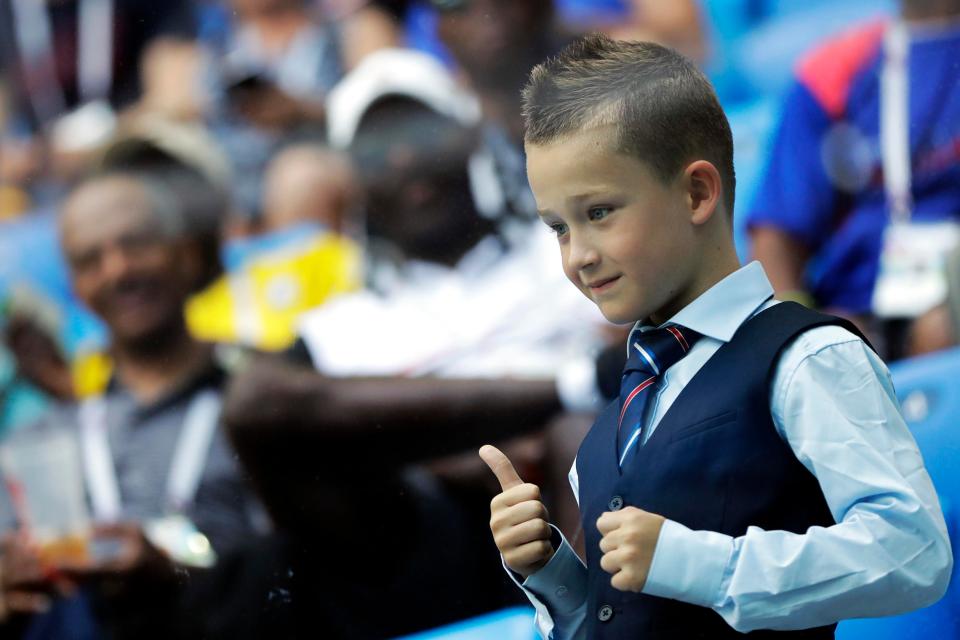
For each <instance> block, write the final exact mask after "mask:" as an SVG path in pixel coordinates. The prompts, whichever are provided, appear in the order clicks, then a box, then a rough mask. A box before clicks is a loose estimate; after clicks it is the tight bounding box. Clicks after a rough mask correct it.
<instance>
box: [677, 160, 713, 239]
mask: <svg viewBox="0 0 960 640" xmlns="http://www.w3.org/2000/svg"><path fill="white" fill-rule="evenodd" d="M683 184H684V188H685V189H686V191H687V203H688V206H689V208H690V221H691V222H692V223H693V224H695V225H701V224H704V223H706V222H707V221H708V220H710V218H712V217H713V214H714V213H715V212H716V210H717V208H718V207H719V206H720V203H721V201H722V198H723V181H722V180H721V179H720V172H719V171H717V168H716V167H715V166H714V165H713V163H712V162H709V161H707V160H696V161H694V162H691V163H690V164H689V165H687V168H686V169H685V170H684V173H683Z"/></svg>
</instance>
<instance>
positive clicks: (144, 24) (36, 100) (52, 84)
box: [0, 0, 194, 130]
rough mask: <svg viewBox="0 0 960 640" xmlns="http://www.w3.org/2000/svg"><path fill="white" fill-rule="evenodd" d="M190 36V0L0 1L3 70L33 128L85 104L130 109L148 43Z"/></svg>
mask: <svg viewBox="0 0 960 640" xmlns="http://www.w3.org/2000/svg"><path fill="white" fill-rule="evenodd" d="M193 31H194V26H193V7H192V3H191V2H188V1H187V0H170V1H168V2H163V3H161V4H157V3H155V2H150V1H149V0H58V1H56V2H32V1H27V0H2V2H0V72H3V71H5V72H6V74H8V76H9V77H10V78H11V81H12V87H13V92H14V96H15V100H16V111H15V113H16V115H17V116H18V117H19V119H20V122H19V124H22V125H23V124H25V125H26V126H28V127H29V128H30V129H31V130H38V129H40V128H42V127H43V126H44V125H46V124H49V123H51V122H52V121H53V120H55V119H56V118H58V117H59V116H60V115H62V114H63V113H66V112H68V111H70V110H72V109H74V108H76V107H78V106H81V105H83V104H86V103H88V102H93V101H106V102H107V103H109V104H110V105H112V106H113V107H114V108H116V109H119V108H122V107H124V106H126V105H129V104H130V103H132V102H133V101H134V100H136V99H137V98H138V97H139V94H140V82H139V76H138V65H139V63H140V57H141V54H142V52H143V50H144V48H145V47H146V46H147V44H148V43H149V42H150V41H151V40H153V39H154V38H156V37H158V36H160V35H168V34H175V35H181V36H190V35H192V34H193Z"/></svg>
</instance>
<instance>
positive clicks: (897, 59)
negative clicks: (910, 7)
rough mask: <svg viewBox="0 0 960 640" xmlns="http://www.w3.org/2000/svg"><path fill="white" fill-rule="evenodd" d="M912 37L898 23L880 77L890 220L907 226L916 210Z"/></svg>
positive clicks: (882, 143)
mask: <svg viewBox="0 0 960 640" xmlns="http://www.w3.org/2000/svg"><path fill="white" fill-rule="evenodd" d="M909 56H910V35H909V33H908V32H907V27H906V25H904V24H903V22H901V21H895V22H894V23H893V24H891V25H890V27H889V28H888V29H887V31H886V33H885V34H884V39H883V69H882V71H881V76H880V153H881V159H882V161H883V176H884V180H883V183H884V188H885V190H886V193H887V201H888V202H889V204H890V217H891V219H892V221H893V222H894V223H895V224H896V223H907V222H909V221H910V217H911V214H912V210H913V196H912V195H911V181H912V176H911V169H910V86H909Z"/></svg>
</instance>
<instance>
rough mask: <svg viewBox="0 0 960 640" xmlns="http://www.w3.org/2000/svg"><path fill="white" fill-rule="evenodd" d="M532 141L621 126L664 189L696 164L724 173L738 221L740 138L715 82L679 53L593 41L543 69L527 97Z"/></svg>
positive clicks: (621, 143) (626, 144)
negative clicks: (736, 144) (736, 142)
mask: <svg viewBox="0 0 960 640" xmlns="http://www.w3.org/2000/svg"><path fill="white" fill-rule="evenodd" d="M523 116H524V124H525V127H526V134H525V138H526V141H527V142H528V143H531V144H546V143H549V142H552V141H555V140H557V139H559V138H562V137H563V136H566V135H569V134H571V133H574V132H577V131H581V130H583V129H587V128H590V127H598V126H608V125H613V126H615V127H616V131H617V149H616V150H617V151H619V152H621V153H625V154H627V155H630V156H633V157H636V158H638V159H640V160H642V161H643V162H645V163H646V164H647V165H648V166H649V167H651V168H652V169H653V171H654V174H655V175H657V176H658V177H659V178H660V179H661V180H663V181H664V182H666V181H669V180H672V179H674V178H675V177H676V176H677V175H678V173H679V172H680V171H681V170H682V169H683V168H684V167H685V166H686V165H687V164H688V163H690V162H692V161H694V160H700V159H703V160H708V161H710V162H712V163H713V164H714V165H715V166H716V167H717V170H718V171H719V172H720V177H721V179H722V180H723V184H724V204H725V205H726V208H727V211H728V214H729V215H733V202H734V191H735V189H736V175H735V173H734V169H733V135H732V134H731V132H730V123H729V122H728V121H727V117H726V115H725V114H724V112H723V108H722V107H721V106H720V102H719V100H717V95H716V93H715V92H714V90H713V86H712V85H711V84H710V81H709V80H707V78H706V77H705V76H704V75H703V73H701V72H700V70H699V69H697V68H696V66H694V64H693V63H692V62H690V61H689V60H687V59H686V58H684V57H683V56H682V55H680V54H679V53H677V52H676V51H674V50H672V49H669V48H667V47H663V46H660V45H658V44H654V43H652V42H624V41H615V40H611V39H610V38H608V37H606V36H603V35H599V34H596V35H590V36H586V37H584V38H580V39H578V40H576V41H574V42H573V43H571V44H570V45H568V46H567V47H566V48H565V49H563V51H561V52H560V53H559V54H558V55H557V56H555V57H553V58H550V59H548V60H547V61H546V62H543V63H541V64H539V65H537V66H536V67H535V68H534V69H533V71H531V72H530V79H529V81H528V82H527V86H526V88H525V89H524V90H523Z"/></svg>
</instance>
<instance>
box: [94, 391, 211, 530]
mask: <svg viewBox="0 0 960 640" xmlns="http://www.w3.org/2000/svg"><path fill="white" fill-rule="evenodd" d="M220 407H221V399H220V394H219V393H217V392H215V391H209V390H208V391H203V392H200V393H198V394H197V395H196V396H194V398H193V400H191V401H190V406H189V407H188V408H187V413H186V415H185V417H184V419H183V425H182V427H181V430H180V436H179V437H178V439H177V444H176V448H175V449H174V452H173V458H172V461H171V464H170V475H169V476H168V477H167V488H166V495H165V499H166V508H167V510H168V511H169V512H173V513H178V512H182V511H183V509H184V508H186V506H187V505H189V504H190V503H191V502H192V501H193V498H194V496H196V493H197V487H198V486H199V485H200V477H201V476H202V475H203V468H204V466H205V464H206V460H207V456H208V454H209V451H210V445H211V443H212V442H213V436H214V434H215V433H216V430H217V425H218V424H219V418H220ZM78 417H79V421H80V441H81V450H82V454H83V468H84V477H85V480H86V484H87V489H88V491H89V492H90V500H91V502H92V503H93V512H94V516H95V518H96V519H97V520H98V521H100V522H116V521H117V520H119V519H120V517H121V514H122V506H121V500H120V488H119V484H118V483H117V474H116V466H115V465H114V462H113V455H112V454H111V451H110V440H109V437H108V434H107V407H106V402H105V401H104V400H103V398H102V397H99V396H98V397H95V398H90V399H89V400H86V401H84V402H83V403H82V404H81V405H80V408H79V413H78Z"/></svg>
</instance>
